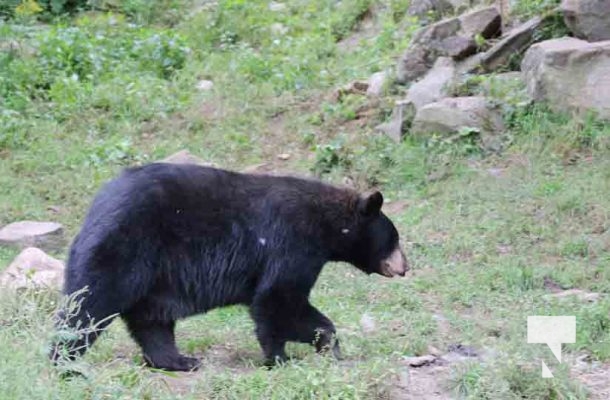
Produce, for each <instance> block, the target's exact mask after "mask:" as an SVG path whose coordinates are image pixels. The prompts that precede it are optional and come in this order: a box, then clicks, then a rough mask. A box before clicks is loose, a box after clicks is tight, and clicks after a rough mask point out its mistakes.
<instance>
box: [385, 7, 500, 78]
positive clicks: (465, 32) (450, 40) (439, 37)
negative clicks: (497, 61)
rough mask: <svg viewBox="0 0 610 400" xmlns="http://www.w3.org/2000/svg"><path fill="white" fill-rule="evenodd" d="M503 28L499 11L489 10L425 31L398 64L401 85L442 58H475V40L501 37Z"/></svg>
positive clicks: (446, 22)
mask: <svg viewBox="0 0 610 400" xmlns="http://www.w3.org/2000/svg"><path fill="white" fill-rule="evenodd" d="M501 25H502V19H501V17H500V13H499V12H498V10H497V9H496V8H495V7H486V8H482V9H478V10H474V11H472V12H469V13H467V14H464V15H461V16H459V17H455V18H448V19H444V20H442V21H439V22H437V23H435V24H432V25H430V26H427V27H425V28H422V29H421V30H419V31H418V32H417V33H416V34H415V36H414V37H413V42H412V45H411V46H410V47H409V48H408V49H407V51H406V52H405V53H404V54H403V56H402V57H401V58H400V60H399V62H398V66H397V72H396V80H397V82H400V83H407V82H410V81H413V80H416V79H417V78H419V77H421V76H423V75H424V74H425V73H426V72H427V71H428V69H430V67H431V66H432V65H433V64H434V62H435V61H436V59H437V58H439V57H453V58H454V59H455V60H460V59H463V58H464V57H467V56H469V55H471V54H473V53H474V52H476V43H475V41H474V38H475V37H476V36H478V35H481V36H482V37H483V38H486V39H489V38H492V37H494V36H497V35H498V34H499V33H500V31H501Z"/></svg>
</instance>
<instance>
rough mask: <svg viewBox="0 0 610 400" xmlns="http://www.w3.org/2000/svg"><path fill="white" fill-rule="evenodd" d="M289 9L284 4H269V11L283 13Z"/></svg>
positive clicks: (273, 2)
mask: <svg viewBox="0 0 610 400" xmlns="http://www.w3.org/2000/svg"><path fill="white" fill-rule="evenodd" d="M286 9H287V7H286V4H284V3H279V2H275V1H272V2H270V3H269V11H274V12H281V11H286Z"/></svg>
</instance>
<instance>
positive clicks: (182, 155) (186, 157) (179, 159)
mask: <svg viewBox="0 0 610 400" xmlns="http://www.w3.org/2000/svg"><path fill="white" fill-rule="evenodd" d="M159 162H162V163H167V164H196V165H202V166H205V167H213V166H214V163H210V162H207V161H203V160H202V159H201V158H199V157H197V156H195V155H193V154H191V153H190V152H189V151H188V150H180V151H179V152H177V153H174V154H172V155H171V156H168V157H166V158H164V159H163V160H161V161H159Z"/></svg>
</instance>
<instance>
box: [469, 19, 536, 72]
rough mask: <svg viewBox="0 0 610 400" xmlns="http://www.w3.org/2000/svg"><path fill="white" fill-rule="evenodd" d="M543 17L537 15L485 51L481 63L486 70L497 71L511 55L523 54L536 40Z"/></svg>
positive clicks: (506, 62)
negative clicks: (535, 35) (535, 34)
mask: <svg viewBox="0 0 610 400" xmlns="http://www.w3.org/2000/svg"><path fill="white" fill-rule="evenodd" d="M541 23H542V19H540V18H538V17H535V18H532V19H531V20H529V21H527V22H526V23H524V24H523V25H520V26H518V27H516V28H515V29H513V30H511V31H510V32H508V33H507V34H506V35H505V36H504V37H503V38H502V39H501V40H500V41H499V42H498V43H496V44H495V45H493V46H492V47H491V48H490V49H489V50H487V51H486V52H485V53H483V56H482V57H481V59H480V65H481V67H482V68H483V69H485V70H486V71H495V70H497V69H498V68H500V67H502V66H505V65H506V64H508V62H509V61H510V59H511V57H514V56H515V55H519V54H521V53H522V52H523V51H525V49H527V47H528V46H529V45H530V44H531V43H532V42H533V40H534V33H535V32H536V30H537V29H538V28H539V27H540V24H541Z"/></svg>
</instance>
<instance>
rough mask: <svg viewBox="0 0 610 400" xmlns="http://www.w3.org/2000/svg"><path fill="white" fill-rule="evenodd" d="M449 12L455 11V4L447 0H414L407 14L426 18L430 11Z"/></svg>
mask: <svg viewBox="0 0 610 400" xmlns="http://www.w3.org/2000/svg"><path fill="white" fill-rule="evenodd" d="M434 12H436V13H439V14H443V13H449V12H453V5H452V4H451V3H450V2H449V1H447V0H413V1H411V4H409V8H408V9H407V14H408V15H412V16H416V17H420V18H425V17H427V16H428V14H430V13H434Z"/></svg>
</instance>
